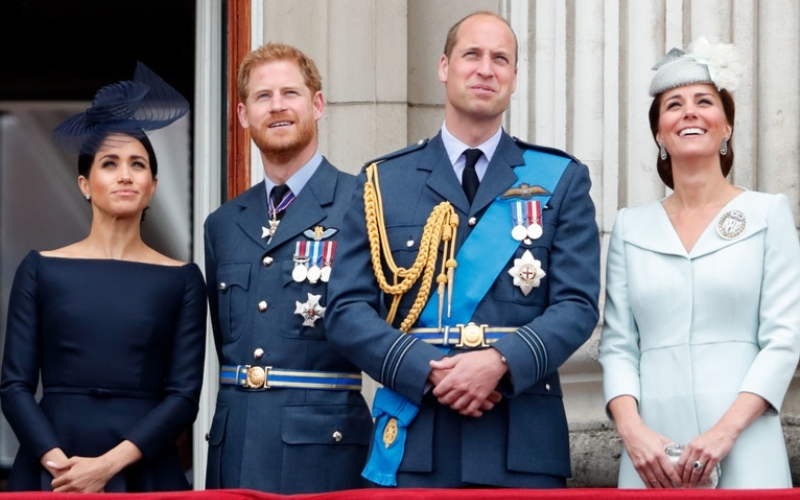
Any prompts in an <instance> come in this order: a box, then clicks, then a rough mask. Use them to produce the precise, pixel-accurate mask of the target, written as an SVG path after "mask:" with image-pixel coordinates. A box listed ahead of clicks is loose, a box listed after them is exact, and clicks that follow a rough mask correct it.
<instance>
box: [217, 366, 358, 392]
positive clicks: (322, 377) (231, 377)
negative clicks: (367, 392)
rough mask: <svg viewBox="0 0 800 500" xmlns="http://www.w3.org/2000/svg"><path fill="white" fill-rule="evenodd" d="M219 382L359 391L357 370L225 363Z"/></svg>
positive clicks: (239, 384)
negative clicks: (328, 370)
mask: <svg viewBox="0 0 800 500" xmlns="http://www.w3.org/2000/svg"><path fill="white" fill-rule="evenodd" d="M219 382H220V384H222V385H235V386H237V387H243V388H246V389H262V390H266V389H276V388H278V389H328V390H331V389H332V390H346V391H360V390H361V374H360V373H347V372H321V371H312V370H283V369H280V368H273V367H271V366H252V365H224V366H222V368H221V369H220V374H219Z"/></svg>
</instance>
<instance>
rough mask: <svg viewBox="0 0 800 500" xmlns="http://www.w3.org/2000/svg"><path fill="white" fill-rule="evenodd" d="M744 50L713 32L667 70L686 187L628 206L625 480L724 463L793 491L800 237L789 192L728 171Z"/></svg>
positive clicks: (662, 477) (616, 280)
mask: <svg viewBox="0 0 800 500" xmlns="http://www.w3.org/2000/svg"><path fill="white" fill-rule="evenodd" d="M734 56H735V51H734V49H733V47H732V46H730V45H721V44H716V45H714V44H710V43H709V42H708V41H706V40H705V39H699V40H698V41H697V42H695V43H694V44H693V45H692V46H691V47H690V51H689V53H688V54H687V53H684V52H683V51H679V50H677V49H673V50H672V51H671V52H670V53H669V54H667V56H666V57H665V58H664V59H663V60H662V61H661V62H659V64H657V65H656V68H655V69H657V70H658V71H657V73H656V75H655V77H654V79H653V83H652V85H651V89H650V92H651V95H653V96H654V101H653V105H652V106H651V109H650V124H651V129H652V132H653V136H654V138H655V139H656V142H657V143H658V145H659V159H658V171H659V175H660V176H661V179H662V180H663V181H664V183H665V184H666V185H667V186H668V187H670V188H672V189H673V190H674V192H673V193H672V194H671V195H670V196H668V197H667V198H665V199H663V200H660V201H658V202H654V203H652V204H650V205H647V206H643V207H637V208H631V209H622V210H621V211H620V213H619V214H618V216H617V221H616V224H615V226H614V230H613V232H612V236H611V243H610V247H609V252H608V267H607V283H606V293H607V299H606V306H605V314H604V321H605V324H604V327H603V335H602V339H601V342H600V363H601V364H602V366H603V376H604V391H605V399H606V403H607V410H608V412H609V414H610V416H611V417H612V418H613V419H614V421H615V423H616V425H617V430H618V431H619V434H620V436H621V437H622V440H623V443H624V445H625V450H624V453H623V456H622V461H621V465H620V475H619V486H620V487H629V488H642V487H650V488H662V487H665V488H666V487H675V486H677V487H680V486H683V487H695V486H698V485H703V484H704V483H706V482H707V481H708V479H709V478H710V477H713V476H715V475H716V471H717V470H719V469H717V468H716V466H717V464H719V465H720V466H721V467H720V469H721V476H720V478H719V484H718V487H722V488H769V487H772V488H780V487H791V486H792V481H791V475H790V471H789V462H788V458H787V454H786V446H785V443H784V438H783V432H782V429H781V423H780V419H779V416H778V412H779V410H780V407H781V404H782V402H783V398H784V396H785V394H786V390H787V388H788V386H789V382H790V381H791V379H792V376H793V375H794V372H795V369H796V367H797V362H798V357H799V356H800V245H799V244H798V239H797V231H796V228H795V223H794V219H793V217H792V213H791V209H790V207H789V202H788V200H787V198H786V197H785V196H784V195H781V194H777V195H770V194H764V193H757V192H754V191H748V190H745V189H743V188H740V187H737V186H735V185H733V184H731V183H729V182H728V181H727V180H726V176H727V174H728V173H729V172H730V169H731V167H732V165H733V148H732V146H731V143H730V139H731V134H732V132H733V123H734V105H733V99H732V97H731V95H730V93H729V91H730V90H734V89H735V88H736V84H737V81H738V73H739V72H740V71H741V66H740V65H738V63H737V62H736V61H735V58H734ZM708 61H713V62H712V63H708ZM712 75H713V76H712ZM673 443H679V444H683V445H686V447H685V449H684V451H683V453H682V454H681V455H680V458H678V460H677V465H673V463H672V462H671V461H670V458H669V457H668V456H667V455H666V453H665V447H667V446H669V445H670V444H673Z"/></svg>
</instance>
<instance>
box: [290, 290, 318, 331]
mask: <svg viewBox="0 0 800 500" xmlns="http://www.w3.org/2000/svg"><path fill="white" fill-rule="evenodd" d="M307 295H308V300H307V301H306V302H305V303H302V302H300V301H299V300H296V301H294V303H295V309H294V313H295V314H299V315H300V316H302V317H303V326H312V327H313V326H314V322H315V321H317V320H318V319H321V318H322V317H323V316H325V308H324V307H322V306H321V305H319V299H320V298H322V295H313V294H311V293H309V294H307Z"/></svg>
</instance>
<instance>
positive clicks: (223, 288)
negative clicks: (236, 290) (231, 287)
mask: <svg viewBox="0 0 800 500" xmlns="http://www.w3.org/2000/svg"><path fill="white" fill-rule="evenodd" d="M226 288H228V284H227V283H225V282H224V281H223V282H222V283H220V284H219V289H220V290H225V289H226Z"/></svg>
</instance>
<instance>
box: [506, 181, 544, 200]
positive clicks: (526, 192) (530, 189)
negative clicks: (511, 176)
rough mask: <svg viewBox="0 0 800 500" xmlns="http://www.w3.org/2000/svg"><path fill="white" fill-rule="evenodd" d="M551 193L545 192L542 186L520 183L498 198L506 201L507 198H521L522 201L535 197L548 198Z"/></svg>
mask: <svg viewBox="0 0 800 500" xmlns="http://www.w3.org/2000/svg"><path fill="white" fill-rule="evenodd" d="M551 194H553V193H551V192H550V191H548V190H546V189H545V188H543V187H542V186H538V185H537V186H531V185H530V184H528V183H527V182H522V183H520V185H519V186H514V187H512V188H509V189H508V190H507V191H506V192H505V193H503V194H502V195H501V196H500V198H502V199H504V200H507V199H509V198H522V199H523V200H530V199H531V198H532V197H534V196H536V195H545V196H549V195H551Z"/></svg>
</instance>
